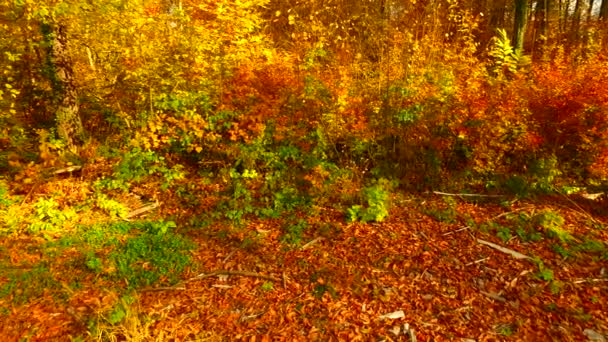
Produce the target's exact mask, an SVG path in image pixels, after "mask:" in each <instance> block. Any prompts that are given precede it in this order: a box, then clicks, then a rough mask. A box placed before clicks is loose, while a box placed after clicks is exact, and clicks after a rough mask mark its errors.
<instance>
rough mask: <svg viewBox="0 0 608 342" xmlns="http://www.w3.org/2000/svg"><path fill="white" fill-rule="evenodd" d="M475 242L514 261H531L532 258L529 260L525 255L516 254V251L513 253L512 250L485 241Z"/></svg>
mask: <svg viewBox="0 0 608 342" xmlns="http://www.w3.org/2000/svg"><path fill="white" fill-rule="evenodd" d="M477 242H479V243H480V244H482V245H486V246H488V247H492V248H494V249H496V250H498V251H500V252H503V253H505V254H509V255H511V256H512V257H514V258H515V259H528V260H532V258H530V257H529V256H527V255H524V254H521V253H519V252H516V251H514V250H512V249H509V248H506V247H502V246H499V245H497V244H495V243H492V242H490V241H486V240H482V239H477Z"/></svg>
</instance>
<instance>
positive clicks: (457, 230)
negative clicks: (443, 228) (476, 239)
mask: <svg viewBox="0 0 608 342" xmlns="http://www.w3.org/2000/svg"><path fill="white" fill-rule="evenodd" d="M467 229H471V227H469V226H464V227H462V228H459V229H456V230H452V231H451V232H447V233H444V234H443V236H446V235H451V234H454V233H458V232H461V231H463V230H467Z"/></svg>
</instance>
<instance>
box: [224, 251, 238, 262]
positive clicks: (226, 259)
mask: <svg viewBox="0 0 608 342" xmlns="http://www.w3.org/2000/svg"><path fill="white" fill-rule="evenodd" d="M236 251H237V249H236V248H235V249H233V250H232V252H230V253H228V255H226V257H225V258H224V260H222V264H225V263H226V261H228V259H230V258H232V256H233V255H234V253H236Z"/></svg>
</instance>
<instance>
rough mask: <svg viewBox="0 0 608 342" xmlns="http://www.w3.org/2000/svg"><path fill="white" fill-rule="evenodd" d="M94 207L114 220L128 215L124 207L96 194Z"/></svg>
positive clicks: (102, 195) (127, 210) (105, 196)
mask: <svg viewBox="0 0 608 342" xmlns="http://www.w3.org/2000/svg"><path fill="white" fill-rule="evenodd" d="M95 205H97V207H98V208H99V209H101V210H103V211H105V212H106V213H107V214H108V215H110V217H112V218H114V219H116V218H125V217H127V214H128V213H129V209H128V208H127V207H126V206H124V205H123V204H122V203H120V202H118V201H115V200H113V199H111V198H109V197H108V196H107V195H105V194H101V193H100V194H97V197H96V199H95Z"/></svg>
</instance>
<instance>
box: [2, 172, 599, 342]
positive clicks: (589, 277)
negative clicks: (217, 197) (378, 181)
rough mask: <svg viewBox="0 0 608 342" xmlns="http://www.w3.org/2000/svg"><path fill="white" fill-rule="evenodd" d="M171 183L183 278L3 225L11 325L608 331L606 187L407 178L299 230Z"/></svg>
mask: <svg viewBox="0 0 608 342" xmlns="http://www.w3.org/2000/svg"><path fill="white" fill-rule="evenodd" d="M190 181H192V180H190ZM82 182H83V185H82V187H85V185H84V183H86V180H83V181H82ZM69 184H71V185H69ZM68 186H72V187H73V188H72V190H70V191H66V193H71V194H72V195H71V196H76V195H74V194H76V193H78V191H77V188H78V187H79V186H78V184H77V183H75V181H73V180H70V179H65V180H55V181H53V182H51V183H49V184H48V185H45V186H41V187H39V188H38V189H35V190H34V191H33V192H31V193H30V194H29V195H28V196H29V198H31V200H33V199H34V198H36V196H37V194H38V193H40V194H42V193H44V192H45V191H47V192H50V191H49V189H60V188H62V187H68ZM198 195H199V196H200V198H202V199H207V202H206V203H207V204H202V205H201V206H200V207H199V208H197V210H198V211H199V212H205V211H206V210H211V209H210V208H213V205H214V200H213V198H212V197H213V196H211V195H210V193H209V192H204V191H202V190H201V192H199V193H198ZM172 196H174V195H172V194H170V193H169V192H164V194H161V197H160V202H161V205H160V207H159V209H158V210H156V211H155V212H154V213H153V214H151V215H157V216H158V217H156V218H157V219H158V218H159V217H160V218H162V217H169V216H170V215H171V217H172V218H176V217H177V218H178V219H176V220H175V221H176V222H177V225H178V228H177V231H178V232H179V233H181V234H182V235H184V236H186V237H187V238H188V239H190V240H191V241H193V242H194V245H193V246H191V247H190V254H189V255H188V256H189V257H190V259H189V260H190V261H189V264H188V265H187V267H186V268H185V271H184V272H183V273H181V274H177V275H175V274H174V275H173V276H177V277H178V282H176V283H174V284H173V285H167V286H164V287H163V286H161V285H158V284H161V283H162V281H163V280H166V279H165V278H167V277H170V276H171V275H170V274H169V275H166V274H165V275H163V276H162V277H161V278H160V281H159V282H157V283H155V284H151V285H150V286H145V287H143V288H142V287H140V288H137V289H135V290H132V291H126V290H125V288H126V287H128V285H129V284H125V281H122V280H116V278H112V277H108V276H106V275H107V274H111V273H112V270H108V269H105V268H103V267H102V266H99V265H97V266H96V264H95V261H98V260H101V259H102V257H101V255H103V250H104V248H105V249H106V250H109V249H110V248H111V247H108V245H103V246H104V247H103V248H101V249H97V250H95V251H94V253H95V254H96V255H98V256H99V259H97V258H88V259H87V258H86V255H87V253H86V252H83V250H82V246H80V247H79V246H78V243H76V244H70V243H67V242H65V241H67V240H61V239H60V240H57V239H58V236H59V235H60V234H59V233H58V235H57V236H53V237H47V238H40V237H36V236H35V235H32V234H19V235H13V236H10V237H5V238H3V239H2V240H1V241H0V252H1V253H0V256H1V258H0V259H1V260H0V268H1V269H2V270H3V271H2V272H0V310H1V312H0V336H2V341H64V340H65V341H83V340H130V341H169V340H171V341H227V340H247V341H271V340H286V341H316V340H321V341H416V340H417V341H443V340H455V341H502V340H508V341H547V340H554V341H584V340H595V341H604V339H603V338H604V337H602V336H601V335H602V334H603V335H604V336H606V334H608V270H607V268H608V244H607V242H608V228H607V227H608V225H607V224H608V217H607V215H606V211H607V209H606V208H608V203H607V201H606V199H605V198H604V200H588V199H584V198H582V197H580V196H576V197H572V196H568V197H566V196H557V195H555V196H541V197H535V198H534V199H528V200H511V201H509V204H508V205H505V202H504V201H503V199H500V198H499V199H495V198H485V197H466V196H440V195H438V194H435V193H418V194H415V195H414V194H395V195H394V196H393V197H394V198H393V200H392V206H391V210H390V216H389V217H388V218H387V219H386V220H384V221H383V222H381V223H359V222H355V223H347V222H346V221H345V219H344V214H343V212H341V211H339V210H337V209H335V208H331V207H328V208H318V207H315V208H313V209H311V211H310V212H299V213H298V214H297V216H298V217H300V218H301V219H302V220H307V219H309V218H310V217H313V218H314V220H309V221H310V222H314V223H309V224H308V225H307V226H306V229H304V228H303V227H298V226H297V225H298V223H295V225H296V227H294V228H293V229H294V230H293V231H292V238H293V237H298V239H297V240H298V241H294V240H293V239H292V241H291V242H292V243H288V242H287V241H286V240H285V226H284V224H282V223H281V222H280V221H281V219H280V218H277V219H259V218H251V219H248V220H246V221H245V222H244V223H243V224H242V225H240V226H238V227H237V226H232V225H231V224H229V223H226V221H225V220H224V221H222V220H210V221H207V222H205V223H204V224H201V225H200V226H198V227H197V226H196V225H192V224H189V225H186V224H185V223H182V222H187V220H186V219H185V217H187V216H188V215H189V213H188V211H187V209H184V208H183V207H180V204H179V203H178V202H179V201H172ZM68 197H69V196H68ZM23 202H25V200H24V201H23ZM23 202H22V205H23ZM204 202H205V201H204V200H203V203H204ZM167 203H173V204H167ZM90 220H91V221H94V220H95V218H94V217H91V218H90ZM132 221H133V220H132ZM302 222H303V221H302ZM180 225H184V226H188V228H180ZM298 230H300V231H299V232H298ZM73 234H78V233H77V232H74V233H73ZM103 236H104V235H102V239H104V237H103ZM118 240H120V241H124V239H123V238H120V237H119V238H118ZM49 241H51V242H52V241H55V242H57V241H64V243H55V244H50V243H49ZM87 241H88V240H87ZM175 248H178V247H175ZM171 252H172V253H175V255H177V254H178V253H179V251H178V250H177V249H175V250H172V251H171ZM516 252H519V253H521V255H520V254H517V253H516ZM141 253H143V254H145V253H146V252H141ZM167 257H168V256H167ZM83 258H84V259H83ZM40 265H42V266H40ZM140 266H141V267H142V268H143V269H146V268H147V267H148V268H149V265H148V264H147V263H146V262H143V263H142V265H140ZM91 270H96V271H97V272H92V271H91ZM163 277H164V278H163Z"/></svg>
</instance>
